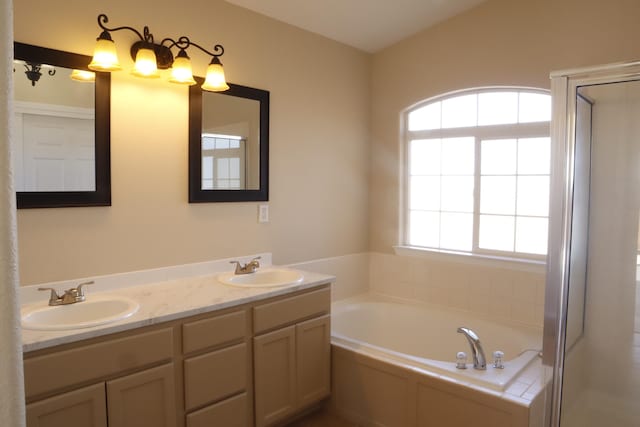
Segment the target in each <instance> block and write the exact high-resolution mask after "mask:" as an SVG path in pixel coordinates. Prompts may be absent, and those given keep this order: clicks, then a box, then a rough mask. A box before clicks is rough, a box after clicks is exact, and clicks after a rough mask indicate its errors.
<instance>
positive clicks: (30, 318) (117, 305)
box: [22, 295, 139, 331]
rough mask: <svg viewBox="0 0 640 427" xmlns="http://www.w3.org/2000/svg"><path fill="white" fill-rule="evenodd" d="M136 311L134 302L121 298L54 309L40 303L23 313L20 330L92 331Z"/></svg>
mask: <svg viewBox="0 0 640 427" xmlns="http://www.w3.org/2000/svg"><path fill="white" fill-rule="evenodd" d="M138 308H139V306H138V303H137V302H135V301H133V300H131V299H129V298H124V297H120V296H100V295H88V296H87V299H86V301H83V302H77V303H75V304H68V305H57V306H49V305H48V303H47V302H42V303H38V304H34V305H31V306H28V307H25V308H23V309H22V327H23V328H25V329H35V330H43V331H45V330H48V331H55V330H58V331H61V330H67V329H78V328H91V327H93V326H98V325H104V324H106V323H111V322H115V321H118V320H122V319H126V318H127V317H129V316H131V315H132V314H133V313H135V312H136V311H138Z"/></svg>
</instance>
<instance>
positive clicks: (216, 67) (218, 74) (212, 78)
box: [202, 58, 229, 92]
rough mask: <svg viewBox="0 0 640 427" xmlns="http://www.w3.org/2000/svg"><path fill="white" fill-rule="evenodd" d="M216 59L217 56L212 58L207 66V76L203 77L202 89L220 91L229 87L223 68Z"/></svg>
mask: <svg viewBox="0 0 640 427" xmlns="http://www.w3.org/2000/svg"><path fill="white" fill-rule="evenodd" d="M216 59H217V58H214V60H213V61H211V64H209V66H208V67H207V76H206V77H205V79H204V84H203V85H202V90H208V91H211V92H222V91H224V90H227V89H229V85H228V84H227V82H226V80H225V78H224V69H223V68H222V64H220V61H216ZM216 62H217V63H216Z"/></svg>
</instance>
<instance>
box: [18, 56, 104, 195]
mask: <svg viewBox="0 0 640 427" xmlns="http://www.w3.org/2000/svg"><path fill="white" fill-rule="evenodd" d="M14 69H15V72H14V76H13V79H14V90H15V120H14V135H15V141H16V149H15V150H14V165H15V168H16V170H15V185H16V191H21V192H39V191H95V189H96V182H95V109H94V93H95V86H94V83H93V82H80V81H77V80H72V79H71V78H70V76H71V72H72V70H71V69H68V68H63V67H52V66H47V65H43V66H42V69H41V74H42V75H41V76H40V77H39V78H38V80H37V81H35V82H34V81H32V80H30V79H29V78H28V77H27V75H26V72H25V70H27V65H26V64H25V63H24V61H15V62H14ZM47 70H50V71H51V72H49V71H47Z"/></svg>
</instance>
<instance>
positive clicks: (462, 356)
mask: <svg viewBox="0 0 640 427" xmlns="http://www.w3.org/2000/svg"><path fill="white" fill-rule="evenodd" d="M456 368H458V369H467V353H465V352H464V351H459V352H458V354H456Z"/></svg>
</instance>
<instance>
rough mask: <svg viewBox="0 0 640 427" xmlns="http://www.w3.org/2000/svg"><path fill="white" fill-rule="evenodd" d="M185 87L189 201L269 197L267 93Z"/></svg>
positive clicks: (242, 88)
mask: <svg viewBox="0 0 640 427" xmlns="http://www.w3.org/2000/svg"><path fill="white" fill-rule="evenodd" d="M196 80H197V81H198V83H199V84H196V85H193V86H191V87H190V88H189V202H190V203H204V202H243V201H266V200H269V92H267V91H265V90H261V89H255V88H250V87H246V86H240V85H236V84H233V83H229V90H227V91H225V92H207V91H203V90H202V89H201V88H200V85H201V84H202V82H203V79H201V78H196Z"/></svg>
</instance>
